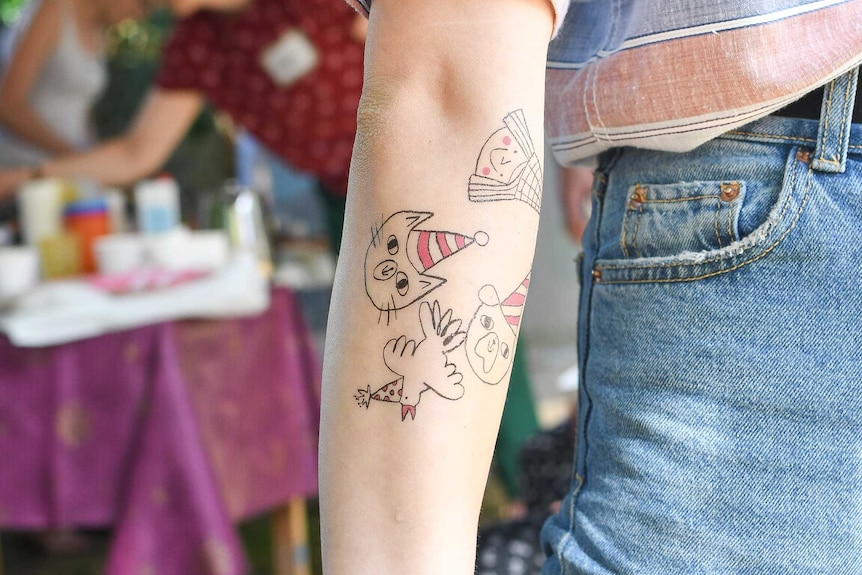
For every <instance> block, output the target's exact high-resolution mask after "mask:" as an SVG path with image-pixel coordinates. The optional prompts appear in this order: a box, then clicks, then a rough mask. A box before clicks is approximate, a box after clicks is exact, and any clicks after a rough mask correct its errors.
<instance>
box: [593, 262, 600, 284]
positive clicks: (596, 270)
mask: <svg viewBox="0 0 862 575" xmlns="http://www.w3.org/2000/svg"><path fill="white" fill-rule="evenodd" d="M591 275H592V276H593V281H594V282H599V281H601V280H602V268H600V267H599V266H596V267H594V268H593V272H592V274H591Z"/></svg>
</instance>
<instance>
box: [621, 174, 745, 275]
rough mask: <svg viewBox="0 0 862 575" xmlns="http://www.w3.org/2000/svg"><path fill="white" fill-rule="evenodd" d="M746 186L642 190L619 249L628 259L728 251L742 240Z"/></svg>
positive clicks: (634, 193) (632, 200)
mask: <svg viewBox="0 0 862 575" xmlns="http://www.w3.org/2000/svg"><path fill="white" fill-rule="evenodd" d="M745 190H746V186H745V182H740V181H727V182H724V181H718V182H680V183H673V184H637V185H635V186H632V187H631V188H630V190H629V195H628V196H629V200H628V203H627V204H626V211H625V214H624V215H623V223H622V232H621V233H620V248H621V250H622V252H623V254H625V256H626V257H638V258H643V257H662V256H672V255H674V254H679V253H684V252H699V251H709V250H716V249H720V248H723V247H724V246H727V245H730V244H731V243H732V242H734V241H737V240H739V230H738V221H739V210H740V207H741V206H742V203H743V201H744V199H745Z"/></svg>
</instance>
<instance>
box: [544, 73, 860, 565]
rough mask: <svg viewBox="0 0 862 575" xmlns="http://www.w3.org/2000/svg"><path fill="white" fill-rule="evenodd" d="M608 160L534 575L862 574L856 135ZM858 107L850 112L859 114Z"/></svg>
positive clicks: (830, 106)
mask: <svg viewBox="0 0 862 575" xmlns="http://www.w3.org/2000/svg"><path fill="white" fill-rule="evenodd" d="M854 90H855V76H853V75H852V74H850V75H846V76H844V77H842V78H840V79H839V80H837V81H836V82H835V83H834V85H833V86H832V89H827V94H826V96H825V97H824V112H823V115H822V116H821V119H820V121H819V122H818V121H814V120H801V119H788V118H779V117H774V116H770V117H766V118H764V119H762V120H759V121H756V122H754V123H751V124H749V125H748V126H745V127H744V128H741V129H739V130H736V131H733V132H730V133H728V134H726V135H725V136H723V137H721V138H719V139H716V140H714V141H712V142H709V143H707V144H705V145H703V146H701V147H700V148H698V149H696V150H694V151H692V152H689V153H684V154H674V153H663V152H650V151H643V150H633V149H624V150H619V151H614V152H610V153H608V154H607V155H605V156H604V158H603V161H602V164H601V167H600V168H599V172H598V177H597V180H596V186H595V190H594V192H595V193H594V194H593V208H594V209H593V214H594V215H593V218H592V221H591V222H590V225H589V227H588V229H587V232H586V234H585V239H584V251H585V254H584V258H583V260H582V264H581V265H582V290H581V300H580V317H579V355H580V358H579V362H580V368H581V374H582V385H581V390H580V407H579V421H578V425H579V430H578V446H577V453H576V463H575V473H574V481H573V486H572V491H571V492H570V494H569V495H568V497H567V498H566V499H565V501H564V502H563V505H562V509H561V511H560V513H559V514H558V515H556V516H554V517H552V518H551V519H549V520H548V522H547V523H546V524H545V526H544V529H543V532H542V539H543V544H544V546H545V550H546V552H547V554H548V561H547V563H546V565H545V568H544V571H543V573H545V574H546V575H558V574H566V575H573V574H579V575H580V574H590V575H593V574H622V573H637V574H656V575H659V574H660V575H668V574H675V573H684V574H701V573H703V574H707V573H708V574H718V573H721V574H725V573H727V574H730V573H733V574H755V573H756V574H768V575H775V574H788V573H799V574H805V575H812V574H816V573H823V574H837V573H840V574H842V575H846V574H850V573H862V345H860V339H862V330H860V325H862V125H851V124H850V120H849V116H848V114H849V113H850V112H851V111H852V110H848V108H850V109H852V97H853V91H854ZM848 100H849V103H848Z"/></svg>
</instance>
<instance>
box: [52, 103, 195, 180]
mask: <svg viewBox="0 0 862 575" xmlns="http://www.w3.org/2000/svg"><path fill="white" fill-rule="evenodd" d="M202 106H203V97H202V96H201V95H200V94H198V93H196V92H181V91H163V90H158V89H157V90H154V91H153V92H152V93H151V94H150V95H149V97H148V98H147V100H146V101H145V103H144V105H143V107H142V108H141V110H140V112H139V114H138V117H137V118H136V120H135V123H134V125H133V126H132V128H131V129H130V130H129V131H128V132H127V133H125V134H124V135H122V136H120V137H119V138H116V139H114V140H110V141H108V142H105V143H103V144H101V145H99V146H97V147H95V148H93V149H92V150H90V151H88V152H84V153H81V154H74V155H68V156H61V157H58V158H54V159H51V160H49V161H47V162H46V163H45V164H44V165H43V166H42V169H41V172H42V173H43V175H45V176H49V177H60V178H75V177H82V178H88V179H91V180H95V181H97V182H99V183H101V184H103V185H108V186H122V185H127V184H129V183H131V182H134V181H135V180H137V179H139V178H142V177H145V176H148V175H150V174H151V173H152V172H154V171H156V170H158V169H159V168H160V167H161V166H162V165H163V164H164V162H165V161H166V160H167V158H168V157H169V156H170V154H171V153H172V152H173V150H174V149H175V148H176V146H177V145H178V144H179V142H180V140H181V139H182V137H183V135H184V134H185V133H186V130H187V129H188V127H189V126H190V125H191V124H192V122H193V121H194V119H195V118H196V117H197V115H198V113H199V112H200V109H201V107H202Z"/></svg>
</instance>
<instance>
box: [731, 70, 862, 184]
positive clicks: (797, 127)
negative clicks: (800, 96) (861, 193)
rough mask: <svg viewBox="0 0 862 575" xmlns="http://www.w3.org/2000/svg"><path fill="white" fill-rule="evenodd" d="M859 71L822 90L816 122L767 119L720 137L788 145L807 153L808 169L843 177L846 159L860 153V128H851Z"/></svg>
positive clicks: (833, 81)
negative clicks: (809, 162) (821, 101)
mask: <svg viewBox="0 0 862 575" xmlns="http://www.w3.org/2000/svg"><path fill="white" fill-rule="evenodd" d="M858 76H859V69H858V68H854V69H853V70H850V71H849V72H847V73H845V74H842V75H841V76H839V77H837V78H835V79H833V80H832V81H831V82H829V83H828V84H827V85H826V86H825V87H824V90H823V103H822V105H821V108H820V118H819V120H816V121H815V120H806V119H798V118H786V117H781V116H780V115H772V116H767V117H766V118H763V119H761V120H757V121H755V122H752V123H751V124H748V125H745V126H742V127H741V128H739V129H736V130H732V131H730V132H728V133H727V134H725V135H723V136H722V138H731V139H745V140H755V141H763V142H766V143H770V142H771V143H781V142H784V143H787V144H795V145H800V146H803V147H806V148H810V149H809V150H808V157H809V158H810V161H811V168H812V169H814V170H816V171H820V172H827V173H843V172H844V170H845V169H846V165H847V155H848V154H856V153H860V152H862V124H853V123H852V120H853V108H854V103H855V100H856V95H857V91H856V87H857V80H858Z"/></svg>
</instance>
